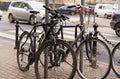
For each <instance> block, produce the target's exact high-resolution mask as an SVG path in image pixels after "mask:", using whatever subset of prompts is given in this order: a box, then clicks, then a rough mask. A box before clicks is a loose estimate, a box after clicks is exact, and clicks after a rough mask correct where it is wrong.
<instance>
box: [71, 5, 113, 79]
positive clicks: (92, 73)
mask: <svg viewBox="0 0 120 79" xmlns="http://www.w3.org/2000/svg"><path fill="white" fill-rule="evenodd" d="M81 7H83V6H81ZM93 28H94V31H93V32H89V33H88V34H86V32H85V31H86V30H85V25H83V27H82V29H81V32H80V33H79V35H78V36H77V37H76V38H75V40H74V41H73V43H72V44H71V45H72V46H74V45H76V44H77V43H78V42H79V45H78V46H77V48H76V54H77V72H78V75H79V76H80V77H81V78H83V79H105V78H106V77H107V75H108V74H109V72H110V70H111V64H112V57H111V53H110V49H109V47H108V46H107V45H106V43H105V42H104V41H102V40H101V39H98V34H101V33H100V32H99V31H98V30H97V28H98V25H97V24H96V23H95V24H94V25H93ZM75 47H76V46H75ZM100 71H101V72H100Z"/></svg>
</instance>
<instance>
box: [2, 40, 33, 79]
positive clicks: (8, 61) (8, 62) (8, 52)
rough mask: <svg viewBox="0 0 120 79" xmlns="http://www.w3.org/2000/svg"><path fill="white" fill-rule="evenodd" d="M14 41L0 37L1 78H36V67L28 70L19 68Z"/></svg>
mask: <svg viewBox="0 0 120 79" xmlns="http://www.w3.org/2000/svg"><path fill="white" fill-rule="evenodd" d="M13 48H14V42H11V41H7V42H4V41H3V40H1V39H0V53H1V54H0V79H35V74H34V69H33V68H34V67H31V69H30V70H29V71H27V72H22V71H20V70H19V69H18V66H17V62H16V50H14V49H13Z"/></svg>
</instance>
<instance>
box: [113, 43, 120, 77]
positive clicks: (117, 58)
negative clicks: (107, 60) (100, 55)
mask: <svg viewBox="0 0 120 79" xmlns="http://www.w3.org/2000/svg"><path fill="white" fill-rule="evenodd" d="M112 69H113V71H114V72H115V74H116V75H117V76H118V77H119V78H120V42H119V43H117V44H116V46H115V47H114V48H113V50H112Z"/></svg>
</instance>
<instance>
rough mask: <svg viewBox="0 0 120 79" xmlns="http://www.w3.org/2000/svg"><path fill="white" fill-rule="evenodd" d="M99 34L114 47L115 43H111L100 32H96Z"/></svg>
mask: <svg viewBox="0 0 120 79" xmlns="http://www.w3.org/2000/svg"><path fill="white" fill-rule="evenodd" d="M98 33H99V35H100V36H101V37H102V38H103V40H105V41H106V42H107V43H108V44H110V45H111V46H113V47H115V44H113V43H112V42H110V41H108V40H107V39H106V38H105V37H104V36H103V35H102V34H101V33H100V32H98Z"/></svg>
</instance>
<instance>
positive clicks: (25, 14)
mask: <svg viewBox="0 0 120 79" xmlns="http://www.w3.org/2000/svg"><path fill="white" fill-rule="evenodd" d="M29 9H30V7H29V5H28V4H27V3H25V2H22V4H21V6H20V12H19V18H20V19H21V20H29V16H30V13H29Z"/></svg>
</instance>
